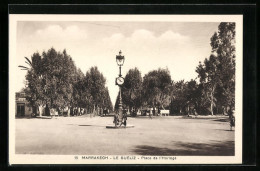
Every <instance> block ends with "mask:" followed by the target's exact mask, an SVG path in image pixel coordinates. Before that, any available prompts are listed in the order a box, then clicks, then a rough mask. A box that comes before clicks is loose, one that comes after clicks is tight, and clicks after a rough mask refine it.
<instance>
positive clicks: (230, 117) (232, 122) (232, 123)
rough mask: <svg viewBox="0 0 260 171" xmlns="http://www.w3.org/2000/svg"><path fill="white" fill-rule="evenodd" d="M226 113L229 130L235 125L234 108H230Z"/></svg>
mask: <svg viewBox="0 0 260 171" xmlns="http://www.w3.org/2000/svg"><path fill="white" fill-rule="evenodd" d="M228 115H229V122H230V130H231V131H232V127H235V110H234V109H233V108H230V109H229V113H228Z"/></svg>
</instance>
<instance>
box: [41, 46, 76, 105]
mask: <svg viewBox="0 0 260 171" xmlns="http://www.w3.org/2000/svg"><path fill="white" fill-rule="evenodd" d="M42 56H43V59H42V60H43V61H42V64H43V80H44V87H43V89H44V98H45V101H46V107H47V109H48V108H57V109H59V108H61V109H62V110H63V109H64V108H67V107H70V105H71V104H70V103H71V100H72V93H73V82H74V81H75V76H76V66H75V64H74V62H73V60H72V58H71V57H70V56H69V55H68V54H67V52H66V50H64V51H63V53H60V52H57V51H56V50H55V49H54V48H51V49H50V50H48V51H47V52H43V53H42Z"/></svg>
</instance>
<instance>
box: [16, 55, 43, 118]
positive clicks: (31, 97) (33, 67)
mask: <svg viewBox="0 0 260 171" xmlns="http://www.w3.org/2000/svg"><path fill="white" fill-rule="evenodd" d="M25 59H26V61H25V63H27V64H28V65H29V67H26V66H21V65H19V67H20V68H22V70H27V74H26V80H27V83H28V84H27V87H26V88H25V89H24V91H25V93H26V99H27V100H28V101H29V103H30V104H31V106H32V108H33V113H35V114H37V113H38V107H39V106H41V105H43V104H44V98H43V89H42V86H43V80H42V75H43V73H42V71H43V69H42V58H41V56H40V54H39V53H34V54H33V55H32V56H31V60H30V59H29V58H27V57H25ZM39 114H41V112H40V113H39Z"/></svg>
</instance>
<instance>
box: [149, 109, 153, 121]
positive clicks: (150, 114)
mask: <svg viewBox="0 0 260 171" xmlns="http://www.w3.org/2000/svg"><path fill="white" fill-rule="evenodd" d="M152 114H153V110H152V108H150V111H149V118H150V119H153V117H152Z"/></svg>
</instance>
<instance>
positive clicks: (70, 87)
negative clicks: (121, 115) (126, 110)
mask: <svg viewBox="0 0 260 171" xmlns="http://www.w3.org/2000/svg"><path fill="white" fill-rule="evenodd" d="M26 63H27V64H28V65H29V67H26V66H19V67H21V68H22V69H24V70H27V74H26V80H27V82H28V85H27V88H26V89H25V91H26V94H27V99H28V101H29V102H30V103H31V105H32V106H35V107H38V106H45V107H46V108H55V109H57V110H58V111H59V110H63V109H65V108H74V107H76V108H88V109H91V108H93V107H97V106H99V107H107V108H109V109H112V103H111V100H110V96H109V92H108V89H107V87H105V84H106V80H105V78H104V76H103V75H102V73H100V72H99V71H98V68H97V67H92V68H90V70H89V71H88V72H87V73H86V75H84V74H83V72H82V71H81V70H80V69H77V67H76V65H75V64H74V61H73V60H72V58H71V56H70V55H68V54H67V52H66V50H64V51H63V52H62V53H61V52H57V51H56V50H55V49H54V48H51V49H49V50H48V51H47V52H45V51H44V52H43V53H42V55H40V54H39V53H34V54H33V55H32V57H31V60H29V59H28V58H26ZM90 106H92V107H90Z"/></svg>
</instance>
